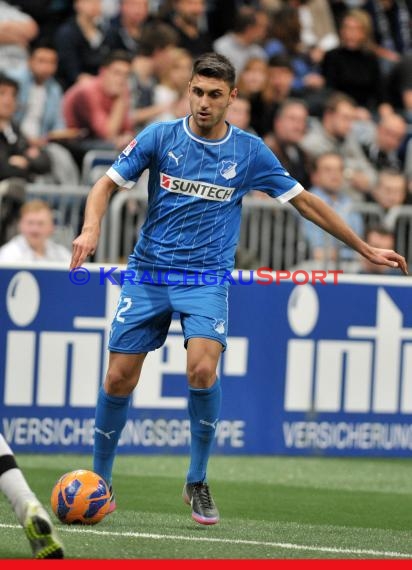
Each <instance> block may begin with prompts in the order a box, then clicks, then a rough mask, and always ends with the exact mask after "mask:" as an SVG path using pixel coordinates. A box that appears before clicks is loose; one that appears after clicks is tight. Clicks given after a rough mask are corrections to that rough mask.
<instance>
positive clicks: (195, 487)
mask: <svg viewBox="0 0 412 570" xmlns="http://www.w3.org/2000/svg"><path fill="white" fill-rule="evenodd" d="M183 500H184V502H185V503H186V504H187V505H191V507H192V518H193V519H194V520H195V521H196V522H198V523H200V524H216V523H217V522H219V511H218V510H217V507H216V505H215V502H214V500H213V497H212V495H211V494H210V489H209V485H208V484H207V483H202V482H198V483H185V486H184V487H183Z"/></svg>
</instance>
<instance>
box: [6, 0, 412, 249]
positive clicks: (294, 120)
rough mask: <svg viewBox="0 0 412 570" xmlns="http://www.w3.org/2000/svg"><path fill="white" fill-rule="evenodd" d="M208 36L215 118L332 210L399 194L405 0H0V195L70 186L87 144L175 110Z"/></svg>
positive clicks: (409, 32)
mask: <svg viewBox="0 0 412 570" xmlns="http://www.w3.org/2000/svg"><path fill="white" fill-rule="evenodd" d="M210 50H214V51H217V52H220V53H222V54H224V55H226V56H227V57H229V58H230V59H231V60H232V61H233V63H234V65H235V67H236V71H237V87H238V91H239V97H238V99H237V101H236V102H235V103H234V104H233V108H232V109H230V111H229V115H228V119H229V120H230V121H231V122H232V123H233V124H234V125H236V126H239V127H241V128H243V129H246V130H248V131H250V132H252V133H254V134H256V135H257V136H260V137H262V138H264V140H265V142H266V143H267V145H268V146H269V147H270V148H271V149H272V150H273V152H274V153H275V154H276V155H277V156H278V157H279V159H280V160H281V161H282V163H283V164H284V165H285V166H286V167H287V168H288V169H289V171H290V172H291V174H292V175H293V176H295V177H296V178H297V179H299V180H300V181H301V182H302V184H304V185H305V186H306V187H307V188H308V189H312V191H314V192H317V193H318V194H319V195H321V196H322V197H323V198H324V199H325V200H327V201H328V202H329V203H330V204H331V205H332V206H333V207H335V208H336V209H337V210H338V211H341V212H343V213H344V212H346V210H347V205H348V202H350V203H352V202H356V201H361V202H375V203H378V204H380V205H381V206H382V207H383V208H384V209H385V210H387V209H388V207H389V208H390V207H391V206H387V204H388V203H389V204H390V203H392V201H391V199H390V198H389V197H388V198H386V196H384V194H385V192H386V193H387V195H388V196H389V195H392V194H391V193H394V192H395V191H394V190H393V188H394V187H396V188H398V187H400V188H402V191H401V192H398V194H397V198H396V200H395V203H396V205H399V204H409V203H410V202H411V196H412V141H411V140H410V139H411V135H412V0H249V1H246V0H244V1H242V0H225V1H224V2H220V1H217V0H157V1H156V0H73V1H71V0H46V1H44V0H9V1H3V0H0V185H1V188H0V197H1V196H3V197H4V196H6V197H7V192H8V181H9V182H10V185H9V188H10V194H11V195H12V194H13V192H15V188H16V180H17V181H18V180H23V181H41V182H44V183H48V182H51V183H57V184H60V183H66V184H73V185H75V184H78V182H79V179H80V172H81V169H82V164H83V160H84V156H85V154H86V153H87V152H88V151H89V150H102V149H104V150H113V151H119V150H121V149H122V148H123V147H124V146H125V145H126V144H127V142H128V141H129V140H130V138H131V137H132V136H134V134H135V133H136V132H138V131H139V130H141V129H142V128H144V127H145V126H146V125H147V124H149V123H150V122H153V121H163V120H170V119H174V118H178V117H182V116H185V115H186V114H187V113H188V112H189V107H188V101H187V83H188V79H189V77H190V71H191V66H192V62H193V59H194V58H195V57H196V56H198V55H199V54H201V53H203V52H206V51H210ZM385 204H386V205H385ZM3 218H4V216H2V217H1V222H2V223H5V222H7V220H6V221H5V220H4V219H3ZM355 218H356V216H355ZM355 218H353V219H352V222H353V223H352V225H353V227H354V228H355V229H356V230H358V231H360V232H361V233H362V232H363V235H364V237H365V235H366V234H365V232H364V230H363V228H362V225H361V224H360V223H358V221H354V220H355ZM305 228H306V226H305ZM366 230H367V228H365V231H366ZM305 231H306V232H307V239H308V242H309V244H313V247H312V254H313V255H314V256H315V257H319V256H320V255H321V254H320V253H319V247H318V245H319V244H318V241H317V240H318V236H315V234H314V232H313V231H312V229H310V228H307V229H305ZM4 235H5V234H4ZM0 245H2V244H1V243H0ZM401 253H404V252H401ZM332 255H335V256H336V252H335V253H333V254H332ZM345 255H346V254H345Z"/></svg>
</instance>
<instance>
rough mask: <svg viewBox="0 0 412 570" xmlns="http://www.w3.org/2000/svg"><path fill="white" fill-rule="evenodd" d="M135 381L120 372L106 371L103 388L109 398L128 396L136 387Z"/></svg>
mask: <svg viewBox="0 0 412 570" xmlns="http://www.w3.org/2000/svg"><path fill="white" fill-rule="evenodd" d="M136 384H137V379H136V378H134V377H132V376H130V375H128V374H127V373H125V372H123V371H121V370H111V369H110V368H109V370H108V371H107V375H106V379H105V382H104V388H105V391H106V393H107V394H109V395H110V396H128V395H129V394H130V393H131V392H132V391H133V389H134V388H135V387H136Z"/></svg>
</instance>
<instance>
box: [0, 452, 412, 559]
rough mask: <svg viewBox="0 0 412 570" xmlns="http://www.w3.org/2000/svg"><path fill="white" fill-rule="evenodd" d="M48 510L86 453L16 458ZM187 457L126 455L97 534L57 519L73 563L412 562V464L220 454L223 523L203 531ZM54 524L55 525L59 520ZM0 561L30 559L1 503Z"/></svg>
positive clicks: (87, 464) (214, 476)
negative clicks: (194, 509)
mask: <svg viewBox="0 0 412 570" xmlns="http://www.w3.org/2000/svg"><path fill="white" fill-rule="evenodd" d="M17 459H18V462H19V465H20V466H21V467H22V469H23V471H24V473H25V474H26V477H27V479H28V481H29V482H30V484H31V486H32V487H33V489H34V490H35V492H36V493H37V494H38V496H39V498H40V499H41V500H42V501H43V503H44V504H45V505H46V506H47V508H48V510H49V511H50V504H49V497H50V492H51V489H52V486H53V484H54V482H55V481H56V480H57V478H58V477H59V476H60V475H62V474H63V473H65V472H66V471H71V470H73V469H81V468H83V469H91V458H90V457H89V456H85V455H57V456H56V455H18V457H17ZM186 468H187V458H186V457H182V456H178V457H171V456H121V455H120V456H118V457H117V459H116V464H115V475H114V488H115V491H116V497H117V504H118V509H117V511H116V512H115V513H113V514H112V515H109V516H107V517H106V518H105V519H104V520H103V521H102V522H101V523H99V524H98V525H96V526H93V527H83V526H66V525H62V524H60V523H59V522H57V521H56V526H57V528H58V530H59V532H60V535H61V537H62V539H63V541H64V544H65V547H66V552H67V557H68V558H83V559H89V558H93V559H95V558H106V559H107V558H123V559H134V558H145V559H148V558H152V559H162V558H165V559H170V558H181V559H183V558H189V559H190V558H233V559H236V558H237V559H242V558H244V559H251V558H252V559H276V558H282V559H289V558H291V559H293V558H295V559H314V558H316V559H320V558H331V559H333V558H345V559H367V558H380V559H382V558H386V559H408V558H412V459H405V460H401V459H390V460H389V459H332V458H328V459H326V458H287V457H222V456H214V457H213V458H212V460H211V464H210V471H209V482H210V485H211V489H212V492H213V495H214V498H215V500H216V503H217V505H218V507H219V510H220V514H221V522H220V523H219V524H218V525H215V526H211V527H204V526H201V525H198V524H196V523H195V522H194V521H192V519H191V517H190V509H189V508H188V507H187V506H186V505H184V503H183V501H182V499H181V491H182V487H183V480H184V475H185V472H186ZM54 520H56V519H54ZM0 536H1V540H0V558H29V557H30V554H31V553H30V550H29V546H28V543H27V541H26V538H25V536H24V534H23V532H22V530H21V528H20V527H19V526H18V525H17V523H16V519H15V517H14V514H13V513H12V512H11V509H10V508H9V506H8V504H7V501H6V499H5V498H4V497H3V496H2V495H1V496H0Z"/></svg>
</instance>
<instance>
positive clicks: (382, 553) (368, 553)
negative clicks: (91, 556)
mask: <svg viewBox="0 0 412 570" xmlns="http://www.w3.org/2000/svg"><path fill="white" fill-rule="evenodd" d="M0 528H19V529H21V526H19V525H14V524H1V523H0ZM59 531H64V532H71V533H75V534H76V533H79V534H96V535H100V536H120V537H122V536H124V537H131V538H149V539H152V540H187V541H192V540H194V541H196V542H217V543H221V544H244V545H246V546H269V547H272V548H283V549H285V550H308V551H310V552H329V553H331V554H358V555H359V556H376V557H378V558H381V557H387V558H409V559H410V558H412V553H410V554H405V553H402V552H391V551H385V550H361V549H357V548H332V547H329V546H309V545H304V544H293V543H290V542H266V541H260V540H242V539H236V538H235V539H230V538H213V537H202V536H200V537H199V536H182V535H173V534H152V533H146V532H113V531H108V530H94V529H89V528H71V527H59Z"/></svg>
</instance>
